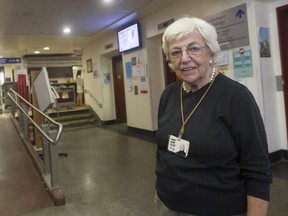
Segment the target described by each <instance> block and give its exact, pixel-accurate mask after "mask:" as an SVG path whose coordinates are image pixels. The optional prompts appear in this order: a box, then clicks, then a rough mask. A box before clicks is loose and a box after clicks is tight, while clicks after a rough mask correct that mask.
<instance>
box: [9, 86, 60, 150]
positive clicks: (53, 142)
mask: <svg viewBox="0 0 288 216" xmlns="http://www.w3.org/2000/svg"><path fill="white" fill-rule="evenodd" d="M11 92H12V93H14V95H16V96H17V97H19V98H20V99H21V100H22V101H23V102H25V103H26V104H27V105H29V106H30V107H31V108H33V109H34V110H36V111H37V112H38V113H40V114H41V115H42V116H43V117H45V118H46V119H47V120H49V122H52V123H53V124H55V125H57V126H58V131H57V134H56V136H55V139H52V138H50V137H49V136H48V135H47V134H46V133H45V132H44V130H42V128H41V127H40V126H39V125H38V124H37V123H36V122H34V120H33V119H32V118H31V117H30V116H29V115H28V113H26V112H25V110H24V109H23V108H22V107H21V106H20V105H19V103H18V102H17V101H16V100H15V99H14V98H13V96H12V95H11ZM7 95H8V96H9V97H10V98H11V100H12V101H13V102H14V103H15V105H16V106H17V107H18V108H19V109H20V110H21V111H22V112H23V113H24V115H25V116H26V117H27V118H28V119H29V120H30V122H31V123H32V124H33V125H34V126H35V127H36V128H37V129H38V130H39V132H40V133H41V134H42V135H43V136H44V137H45V138H46V139H47V140H48V141H49V142H50V143H52V144H54V145H55V144H57V142H58V141H59V139H60V136H61V134H62V130H63V125H62V124H61V123H58V122H56V121H54V120H53V119H52V118H50V117H49V116H48V115H46V114H45V113H43V112H42V111H41V110H39V109H38V108H36V107H35V106H33V105H32V104H30V103H29V102H28V101H27V100H25V98H23V97H22V96H21V95H19V94H18V93H17V92H15V91H14V90H13V89H12V88H10V89H9V91H8V92H7Z"/></svg>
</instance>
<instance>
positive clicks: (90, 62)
mask: <svg viewBox="0 0 288 216" xmlns="http://www.w3.org/2000/svg"><path fill="white" fill-rule="evenodd" d="M86 66H87V73H91V72H92V59H88V60H87V61H86Z"/></svg>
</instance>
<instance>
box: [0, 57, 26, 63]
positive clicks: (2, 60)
mask: <svg viewBox="0 0 288 216" xmlns="http://www.w3.org/2000/svg"><path fill="white" fill-rule="evenodd" d="M20 63H21V58H0V64H20Z"/></svg>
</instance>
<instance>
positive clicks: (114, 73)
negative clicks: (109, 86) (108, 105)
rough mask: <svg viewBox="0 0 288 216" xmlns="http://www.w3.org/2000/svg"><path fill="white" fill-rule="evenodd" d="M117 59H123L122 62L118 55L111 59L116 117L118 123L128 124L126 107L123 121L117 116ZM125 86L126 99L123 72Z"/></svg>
mask: <svg viewBox="0 0 288 216" xmlns="http://www.w3.org/2000/svg"><path fill="white" fill-rule="evenodd" d="M117 59H121V60H122V55H116V56H113V57H112V58H111V60H112V73H113V83H114V103H115V115H116V120H115V121H116V123H126V122H127V110H126V105H125V110H124V112H125V114H124V116H123V120H121V119H119V116H117V113H118V112H117V104H116V102H117V101H116V96H117V86H116V85H117V84H116V83H117V80H116V79H117V74H116V70H115V69H116V66H115V60H117ZM122 64H123V61H122ZM123 86H124V97H125V83H124V70H123ZM124 99H125V101H124V102H125V103H126V98H124Z"/></svg>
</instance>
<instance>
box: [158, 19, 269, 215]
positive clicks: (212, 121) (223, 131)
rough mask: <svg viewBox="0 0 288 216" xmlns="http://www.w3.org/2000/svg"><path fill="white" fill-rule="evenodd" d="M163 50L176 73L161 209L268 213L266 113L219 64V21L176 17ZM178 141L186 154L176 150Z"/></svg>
mask: <svg viewBox="0 0 288 216" xmlns="http://www.w3.org/2000/svg"><path fill="white" fill-rule="evenodd" d="M163 50H164V52H165V54H166V56H167V60H168V61H169V65H170V67H171V68H172V69H173V70H174V71H175V73H176V75H177V77H178V79H179V80H178V81H177V82H175V83H173V84H171V85H169V86H168V87H167V88H166V89H165V90H164V92H163V93H162V96H161V100H160V105H159V112H158V131H157V135H156V140H157V154H156V157H157V164H156V176H157V180H156V195H155V202H156V203H157V205H159V209H160V210H159V215H205V216H208V215H211V216H212V215H213V216H217V215H219V216H224V215H227V216H228V215H241V214H245V213H246V212H247V215H248V216H252V215H253V216H256V215H257V216H263V215H266V213H267V208H268V200H269V187H270V183H271V181H272V177H271V171H270V163H269V154H268V147H267V146H268V145H267V139H266V133H265V128H264V124H263V120H262V117H261V115H260V111H259V108H258V106H257V104H256V102H255V100H254V98H253V96H252V94H251V93H250V91H249V90H248V89H247V88H246V87H245V86H244V85H242V84H240V83H238V82H236V81H233V80H232V79H230V78H228V77H226V76H225V75H223V74H221V73H218V72H217V71H216V69H215V67H214V62H215V59H216V56H217V54H218V53H219V52H220V48H219V44H218V42H217V33H216V31H215V28H214V27H213V26H212V25H210V24H209V23H207V22H206V21H203V20H201V19H198V18H182V19H179V20H178V21H176V22H174V23H173V24H171V25H170V26H169V27H168V28H167V29H166V31H165V33H164V35H163ZM180 145H184V146H185V150H186V151H187V152H188V153H187V154H182V155H180V154H177V151H178V150H179V146H180Z"/></svg>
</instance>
